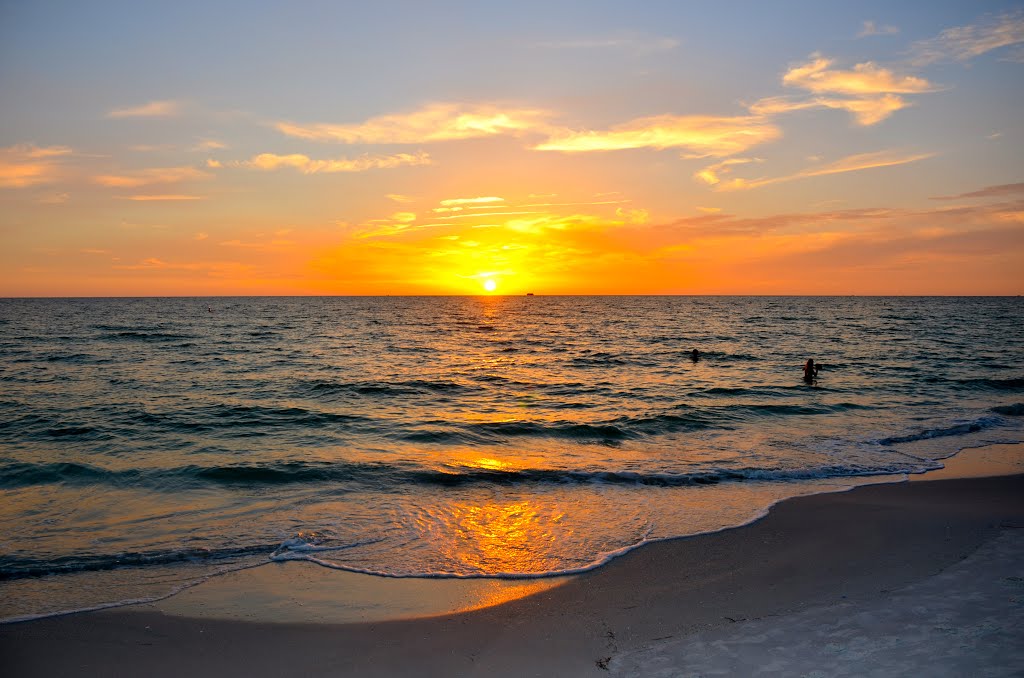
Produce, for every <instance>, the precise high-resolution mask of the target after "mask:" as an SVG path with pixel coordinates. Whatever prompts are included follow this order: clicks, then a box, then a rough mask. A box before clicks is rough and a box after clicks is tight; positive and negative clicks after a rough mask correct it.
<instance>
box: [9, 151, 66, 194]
mask: <svg viewBox="0 0 1024 678" xmlns="http://www.w3.org/2000/svg"><path fill="white" fill-rule="evenodd" d="M70 154H71V149H70V148H68V147H67V146H36V145H35V144H16V145H14V146H8V147H6V148H0V188H25V187H27V186H35V185H37V184H48V183H53V182H54V181H57V180H58V179H59V178H60V172H61V167H60V162H61V158H62V157H63V156H66V155H70Z"/></svg>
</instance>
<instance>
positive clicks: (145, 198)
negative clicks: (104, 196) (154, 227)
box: [117, 193, 203, 202]
mask: <svg viewBox="0 0 1024 678" xmlns="http://www.w3.org/2000/svg"><path fill="white" fill-rule="evenodd" d="M117 197H118V198H120V199H121V200H134V201H136V202H155V201H161V200H172V201H176V200H202V199H203V196H201V195H184V194H180V193H178V194H164V195H119V196H117Z"/></svg>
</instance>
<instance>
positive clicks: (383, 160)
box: [228, 152, 432, 174]
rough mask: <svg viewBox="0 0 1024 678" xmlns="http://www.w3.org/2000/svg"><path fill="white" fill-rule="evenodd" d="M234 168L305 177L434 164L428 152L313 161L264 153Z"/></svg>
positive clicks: (305, 158)
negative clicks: (291, 172)
mask: <svg viewBox="0 0 1024 678" xmlns="http://www.w3.org/2000/svg"><path fill="white" fill-rule="evenodd" d="M228 164H229V165H230V166H232V167H246V168H249V169H257V170H265V171H270V170H276V169H281V168H290V169H294V170H298V171H299V172H302V173H303V174H318V173H321V172H323V173H327V174H332V173H336V172H365V171H367V170H372V169H391V168H394V167H402V166H405V165H412V166H415V165H430V164H432V161H431V159H430V156H429V155H428V154H426V153H422V152H421V153H415V154H413V153H398V154H396V155H362V156H359V157H357V158H335V159H332V160H313V159H312V158H310V157H309V156H307V155H302V154H301V153H292V154H289V155H277V154H275V153H260V154H259V155H256V156H253V157H252V158H251V159H250V160H244V161H240V162H232V163H228Z"/></svg>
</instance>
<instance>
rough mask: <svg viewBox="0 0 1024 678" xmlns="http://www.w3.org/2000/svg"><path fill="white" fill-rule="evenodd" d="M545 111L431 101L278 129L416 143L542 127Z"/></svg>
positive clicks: (315, 136)
mask: <svg viewBox="0 0 1024 678" xmlns="http://www.w3.org/2000/svg"><path fill="white" fill-rule="evenodd" d="M547 117H548V113H547V112H546V111H542V110H539V109H530V108H505V107H502V106H498V105H494V104H455V103H434V104H429V105H427V106H425V107H424V108H422V109H420V110H418V111H413V112H411V113H397V114H392V115H382V116H378V117H375V118H370V119H369V120H366V121H365V122H362V123H358V124H354V125H334V124H325V123H320V124H312V125H302V124H297V123H291V122H279V123H277V124H276V125H275V127H276V128H277V129H278V131H280V132H282V133H284V134H287V135H288V136H292V137H298V138H300V139H309V140H313V141H337V142H341V143H346V144H356V143H365V144H419V143H430V142H437V141H452V140H458V139H473V138H479V137H488V136H495V135H499V134H515V133H519V132H525V131H529V130H537V129H540V130H546V129H548V126H547V124H546V123H545V122H544V120H545V118H547Z"/></svg>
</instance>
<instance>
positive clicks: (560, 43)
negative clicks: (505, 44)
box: [533, 33, 680, 54]
mask: <svg viewBox="0 0 1024 678" xmlns="http://www.w3.org/2000/svg"><path fill="white" fill-rule="evenodd" d="M679 44H680V43H679V40H677V39H675V38H669V37H662V36H654V35H641V34H636V33H630V34H625V35H614V36H607V37H596V38H574V39H566V40H550V41H544V42H537V43H534V44H533V46H534V47H537V48H540V49H575V50H594V49H616V50H626V51H630V52H634V53H636V54H647V53H651V52H665V51H669V50H673V49H675V48H676V47H678V46H679Z"/></svg>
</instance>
